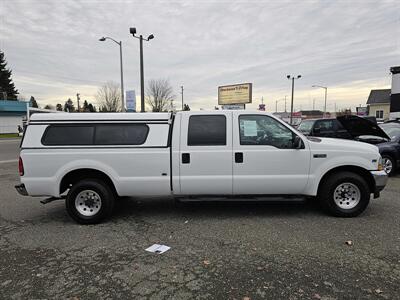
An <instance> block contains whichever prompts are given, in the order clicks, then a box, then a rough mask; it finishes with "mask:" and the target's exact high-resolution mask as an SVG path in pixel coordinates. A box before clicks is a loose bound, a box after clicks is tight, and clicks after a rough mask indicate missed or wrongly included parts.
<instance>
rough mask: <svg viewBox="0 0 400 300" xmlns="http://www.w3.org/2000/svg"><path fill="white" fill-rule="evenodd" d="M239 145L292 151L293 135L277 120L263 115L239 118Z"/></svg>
mask: <svg viewBox="0 0 400 300" xmlns="http://www.w3.org/2000/svg"><path fill="white" fill-rule="evenodd" d="M239 130H240V144H241V145H263V146H273V147H276V148H279V149H292V148H293V140H294V133H293V132H292V131H291V130H289V129H288V128H287V127H286V126H284V125H282V124H281V123H280V122H278V121H277V120H275V119H273V118H271V117H269V116H265V115H248V116H247V115H242V116H240V117H239Z"/></svg>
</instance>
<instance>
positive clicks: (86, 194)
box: [75, 190, 101, 217]
mask: <svg viewBox="0 0 400 300" xmlns="http://www.w3.org/2000/svg"><path fill="white" fill-rule="evenodd" d="M75 208H76V210H77V211H78V212H79V213H80V214H81V215H83V216H85V217H91V216H94V215H95V214H97V213H98V212H99V210H100V208H101V198H100V196H99V194H97V193H96V192H95V191H92V190H84V191H82V192H80V193H79V194H78V195H77V196H76V198H75Z"/></svg>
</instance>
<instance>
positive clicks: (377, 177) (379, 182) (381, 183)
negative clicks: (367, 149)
mask: <svg viewBox="0 0 400 300" xmlns="http://www.w3.org/2000/svg"><path fill="white" fill-rule="evenodd" d="M370 172H371V175H372V177H373V178H374V181H375V190H374V191H373V193H374V198H377V197H379V192H380V191H382V190H383V188H384V187H385V186H386V183H387V181H388V175H387V174H386V172H385V171H370Z"/></svg>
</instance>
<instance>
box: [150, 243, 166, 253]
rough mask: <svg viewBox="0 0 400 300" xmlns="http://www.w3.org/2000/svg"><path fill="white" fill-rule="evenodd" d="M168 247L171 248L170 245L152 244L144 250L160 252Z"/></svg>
mask: <svg viewBox="0 0 400 300" xmlns="http://www.w3.org/2000/svg"><path fill="white" fill-rule="evenodd" d="M169 249H171V247H168V246H165V245H159V244H154V245H152V246H150V247H149V248H147V249H145V250H146V251H148V252H153V253H157V254H162V253H164V252H165V251H168V250H169Z"/></svg>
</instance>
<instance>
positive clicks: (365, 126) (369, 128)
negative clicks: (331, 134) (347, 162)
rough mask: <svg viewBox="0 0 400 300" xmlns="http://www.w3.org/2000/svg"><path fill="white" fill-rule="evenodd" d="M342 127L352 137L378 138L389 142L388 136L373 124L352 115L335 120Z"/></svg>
mask: <svg viewBox="0 0 400 300" xmlns="http://www.w3.org/2000/svg"><path fill="white" fill-rule="evenodd" d="M336 119H337V120H338V121H339V122H340V123H341V124H342V126H343V127H344V128H345V129H346V130H347V131H348V133H349V134H350V135H351V136H352V137H353V138H357V137H359V136H363V135H367V136H378V137H381V138H384V139H388V140H390V138H389V137H388V135H387V134H386V133H385V132H384V131H383V130H382V129H381V128H380V127H379V126H378V125H377V124H375V123H373V122H371V121H369V120H367V119H364V118H360V117H357V116H353V115H345V116H340V117H337V118H336Z"/></svg>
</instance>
